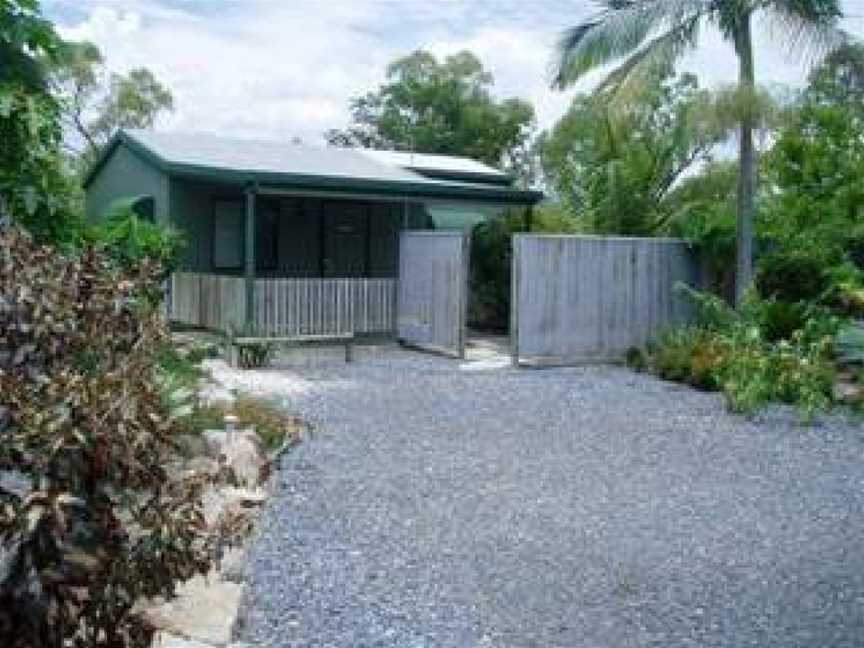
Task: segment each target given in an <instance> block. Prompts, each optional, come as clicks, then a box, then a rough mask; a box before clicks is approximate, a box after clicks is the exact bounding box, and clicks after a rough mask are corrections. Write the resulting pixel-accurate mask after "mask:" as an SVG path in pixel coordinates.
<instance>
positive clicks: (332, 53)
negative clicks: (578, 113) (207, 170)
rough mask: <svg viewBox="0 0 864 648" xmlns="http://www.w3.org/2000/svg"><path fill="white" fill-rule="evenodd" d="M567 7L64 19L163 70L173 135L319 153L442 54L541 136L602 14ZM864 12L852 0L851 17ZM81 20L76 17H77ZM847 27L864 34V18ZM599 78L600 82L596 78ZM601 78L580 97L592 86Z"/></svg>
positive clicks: (508, 2) (250, 9)
mask: <svg viewBox="0 0 864 648" xmlns="http://www.w3.org/2000/svg"><path fill="white" fill-rule="evenodd" d="M562 4H563V3H560V2H559V1H558V0H533V2H529V3H526V2H523V1H522V0H464V1H457V0H428V1H426V2H419V1H415V0H320V1H312V0H291V2H271V1H268V0H244V1H243V2H240V1H239V0H220V1H219V2H216V1H212V2H203V1H201V0H186V1H185V2H178V1H177V0H76V4H75V5H74V7H75V11H73V12H69V11H65V12H64V11H60V8H63V7H64V5H63V2H62V1H61V0H53V3H49V4H48V5H47V7H48V11H49V16H50V15H51V12H52V8H53V9H54V10H56V14H57V17H56V19H57V20H58V21H59V22H60V29H61V32H62V33H63V35H64V36H66V37H68V38H75V39H88V40H92V41H94V42H95V43H97V44H98V45H99V47H100V48H101V49H102V51H103V53H104V54H105V57H106V59H107V61H108V64H109V66H110V67H111V68H113V69H115V70H117V71H125V70H128V69H130V68H132V67H135V66H141V65H144V66H147V67H149V68H151V69H152V70H153V71H154V73H155V74H156V75H157V77H158V78H160V79H161V80H163V81H164V82H165V83H166V84H167V85H168V86H169V87H170V88H171V90H172V92H173V93H174V95H175V100H176V101H175V103H176V106H177V109H176V112H175V114H174V115H172V116H171V117H170V118H169V119H168V120H166V121H165V123H163V124H161V125H160V126H161V127H164V128H168V129H177V130H205V131H213V132H218V133H222V134H235V135H242V136H258V137H278V138H288V137H293V136H295V135H297V136H300V137H302V138H303V139H305V140H307V141H319V140H320V135H321V133H322V132H323V131H325V130H326V129H328V128H333V127H341V126H344V125H345V123H346V121H347V119H348V100H349V98H350V97H352V96H355V95H357V94H361V93H363V92H366V91H367V90H369V89H371V88H374V87H375V86H376V85H377V84H378V83H380V82H381V80H382V79H383V75H384V69H385V67H386V65H387V63H388V62H390V61H391V60H393V59H394V58H396V57H397V56H400V55H404V54H407V53H408V52H410V51H412V50H414V49H417V48H427V49H430V50H431V51H433V52H435V53H436V54H439V55H445V54H449V53H453V52H455V51H458V50H461V49H470V50H472V51H474V52H475V53H476V54H477V55H478V56H479V57H480V59H481V60H482V61H483V62H484V64H486V65H487V66H488V67H489V69H490V70H491V71H492V72H493V74H494V76H495V79H496V86H495V87H496V92H497V93H498V94H500V95H501V96H521V97H524V98H526V99H528V100H529V101H531V102H532V104H533V105H534V106H535V108H536V111H537V115H538V120H539V123H540V125H541V127H548V126H550V125H551V124H552V123H553V122H554V120H555V119H556V118H557V117H558V116H559V115H560V114H561V113H562V112H563V111H564V110H565V109H566V107H567V105H568V103H569V99H570V96H572V94H573V91H570V92H568V93H560V92H557V91H552V90H550V89H549V65H550V61H551V58H552V45H553V44H554V42H555V40H556V38H557V36H558V33H559V31H560V29H561V28H562V27H564V26H566V25H567V24H572V23H576V22H579V21H580V20H582V19H584V18H585V16H586V15H587V14H588V13H589V11H590V9H589V7H588V5H586V4H585V3H575V4H574V5H573V6H572V7H571V8H570V9H569V10H567V6H566V5H564V10H562ZM859 4H860V0H854V2H853V0H849V2H847V5H848V6H847V9H849V8H850V7H855V6H858V5H859ZM66 8H68V5H66ZM847 22H848V24H847V26H848V27H849V28H850V29H852V30H853V31H855V32H856V33H859V34H864V23H862V18H860V17H856V18H853V19H851V20H849V21H847ZM788 59H789V57H788V56H786V53H784V52H783V50H782V49H781V48H780V47H779V46H778V45H777V43H776V42H775V39H774V38H773V35H772V34H770V33H769V32H768V30H767V29H766V28H765V27H764V26H761V27H760V28H759V29H758V30H757V72H758V74H759V75H760V79H761V80H763V81H766V82H767V81H771V82H781V83H793V84H794V83H801V81H802V80H803V78H804V73H805V66H804V64H803V63H802V62H801V61H797V62H796V61H794V60H791V61H790V60H788ZM685 67H687V68H688V69H692V70H694V71H695V72H697V73H698V74H699V75H700V77H701V78H702V79H703V82H707V83H718V82H724V81H733V80H734V79H735V78H736V75H737V64H736V61H735V56H734V53H733V52H732V49H731V47H730V46H729V45H728V44H727V43H724V42H722V39H721V38H720V37H719V35H717V34H716V33H712V32H710V31H707V32H706V34H705V37H704V38H703V43H702V47H700V49H699V51H698V52H697V53H695V54H693V55H691V56H690V57H688V58H687V59H686V61H685ZM596 78H597V75H594V76H593V79H596ZM591 81H592V78H590V77H589V79H587V80H586V81H585V82H584V83H582V84H580V85H579V86H578V87H577V89H584V88H586V87H590V85H591Z"/></svg>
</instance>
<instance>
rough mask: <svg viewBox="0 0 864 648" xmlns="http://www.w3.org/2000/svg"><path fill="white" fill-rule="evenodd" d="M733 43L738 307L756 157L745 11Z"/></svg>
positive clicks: (745, 281) (745, 276)
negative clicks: (739, 107)
mask: <svg viewBox="0 0 864 648" xmlns="http://www.w3.org/2000/svg"><path fill="white" fill-rule="evenodd" d="M736 41H737V42H736V50H737V53H738V63H739V76H738V88H739V90H740V91H741V95H742V97H743V98H744V113H743V115H742V117H741V132H740V140H739V146H740V148H739V158H738V163H739V172H738V254H737V266H736V273H735V300H736V303H738V304H739V305H740V304H741V300H742V298H743V297H744V293H745V291H746V290H747V287H748V286H749V285H750V282H751V281H752V280H753V216H754V211H755V210H754V205H753V203H754V194H755V192H756V158H755V152H754V149H753V123H754V119H753V97H754V94H755V87H756V81H755V72H754V69H753V35H752V30H751V14H750V11H749V10H748V11H745V12H744V14H743V16H742V17H741V23H740V25H739V28H738V33H737V38H736Z"/></svg>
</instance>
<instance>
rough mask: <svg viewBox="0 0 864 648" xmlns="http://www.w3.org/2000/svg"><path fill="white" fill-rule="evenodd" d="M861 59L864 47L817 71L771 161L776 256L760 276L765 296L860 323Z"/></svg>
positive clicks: (766, 218) (863, 299)
mask: <svg viewBox="0 0 864 648" xmlns="http://www.w3.org/2000/svg"><path fill="white" fill-rule="evenodd" d="M862 56H864V55H862V50H861V48H860V47H857V46H856V47H852V46H849V47H847V48H843V49H841V50H838V52H837V53H835V55H834V56H832V57H829V59H828V61H827V62H826V63H825V64H824V65H823V66H821V67H819V68H817V69H816V70H815V71H814V72H813V74H812V76H811V83H810V85H809V86H808V88H807V89H806V90H805V92H804V94H803V99H802V102H801V104H800V105H799V106H798V107H797V109H796V110H795V111H794V113H793V114H792V115H791V117H790V121H789V123H788V125H787V126H786V127H785V128H784V129H782V130H781V131H780V133H779V134H778V137H777V141H776V143H775V145H774V147H773V149H772V150H771V152H770V153H769V154H768V155H767V156H766V159H765V165H764V166H765V171H764V174H765V177H766V179H767V181H768V182H769V183H770V187H771V193H770V195H769V196H768V199H767V200H766V201H765V208H764V209H763V216H762V228H763V230H764V232H765V234H766V236H767V237H768V238H769V239H770V241H771V249H770V252H769V253H768V254H766V255H764V257H763V258H762V259H761V260H760V262H759V268H758V272H757V285H758V286H759V289H760V292H761V293H762V294H763V295H766V296H775V297H777V298H780V299H786V300H789V301H798V300H807V301H815V302H818V303H822V304H825V305H828V306H831V307H832V308H835V309H836V310H838V311H839V312H842V313H845V314H847V315H850V316H858V317H860V316H862V315H864V254H862V252H864V155H862V152H861V150H860V149H861V147H860V144H859V143H860V141H861V140H862V139H864V107H862V102H861V98H862V96H861V94H860V92H859V91H857V90H856V88H860V84H859V83H858V82H857V81H856V80H855V79H856V74H855V70H857V69H858V67H859V66H860V60H859V59H860V58H861V57H862ZM850 59H851V61H852V62H851V63H848V61H850ZM856 61H858V62H857V63H856ZM847 63H848V65H847ZM849 66H851V67H849ZM850 70H851V71H850Z"/></svg>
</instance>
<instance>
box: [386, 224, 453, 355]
mask: <svg viewBox="0 0 864 648" xmlns="http://www.w3.org/2000/svg"><path fill="white" fill-rule="evenodd" d="M399 250H400V253H399V299H398V315H397V334H398V336H399V338H400V339H401V340H403V341H404V342H406V343H408V344H411V345H414V346H418V347H423V348H427V349H432V350H436V351H442V352H444V353H448V354H452V355H456V356H459V357H464V356H465V317H466V312H465V311H466V305H467V294H468V254H469V251H468V238H467V236H466V235H465V234H464V233H463V232H461V231H460V232H456V231H408V232H402V237H401V242H400V246H399Z"/></svg>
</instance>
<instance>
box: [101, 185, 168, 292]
mask: <svg viewBox="0 0 864 648" xmlns="http://www.w3.org/2000/svg"><path fill="white" fill-rule="evenodd" d="M87 238H88V239H89V241H90V242H91V243H93V244H95V245H97V246H101V247H103V248H104V249H105V250H106V251H107V252H108V254H109V255H110V256H111V257H112V258H113V259H115V260H116V261H117V262H118V263H120V264H121V265H123V266H125V267H131V266H133V265H135V264H138V263H141V262H142V261H144V259H151V260H152V261H154V262H156V263H157V264H158V265H159V267H160V268H161V269H162V271H163V278H164V277H165V276H167V275H168V274H170V273H171V271H172V270H174V268H175V266H176V262H177V258H178V253H179V252H180V250H181V249H182V246H183V239H182V237H181V236H180V234H179V233H178V232H176V231H175V230H173V229H171V228H168V227H163V226H162V225H157V224H156V223H152V222H150V221H149V220H148V219H147V218H145V217H142V216H141V215H140V214H138V213H136V211H135V210H134V209H133V207H132V203H131V202H130V201H129V200H121V201H119V202H117V203H115V204H114V205H112V206H111V207H110V208H109V210H108V212H107V213H106V214H105V215H104V216H103V218H102V219H101V220H100V221H99V222H98V223H97V224H96V225H94V226H92V227H91V228H90V231H89V232H88V234H87Z"/></svg>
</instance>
